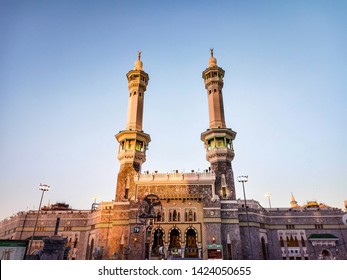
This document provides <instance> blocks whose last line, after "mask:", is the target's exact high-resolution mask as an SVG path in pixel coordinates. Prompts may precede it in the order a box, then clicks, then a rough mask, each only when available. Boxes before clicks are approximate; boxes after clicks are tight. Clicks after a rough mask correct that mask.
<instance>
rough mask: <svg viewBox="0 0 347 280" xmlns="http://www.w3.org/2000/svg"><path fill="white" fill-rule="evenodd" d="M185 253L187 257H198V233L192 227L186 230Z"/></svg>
mask: <svg viewBox="0 0 347 280" xmlns="http://www.w3.org/2000/svg"><path fill="white" fill-rule="evenodd" d="M184 255H185V257H186V258H197V257H198V246H197V233H196V232H195V230H194V229H192V228H190V229H188V230H187V231H186V248H185V254H184Z"/></svg>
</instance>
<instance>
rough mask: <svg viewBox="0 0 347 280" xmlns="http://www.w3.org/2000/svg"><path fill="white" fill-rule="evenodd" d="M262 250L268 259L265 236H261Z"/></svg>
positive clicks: (264, 257) (264, 256) (265, 258)
mask: <svg viewBox="0 0 347 280" xmlns="http://www.w3.org/2000/svg"><path fill="white" fill-rule="evenodd" d="M261 252H262V255H263V260H267V250H266V243H265V238H264V237H262V238H261Z"/></svg>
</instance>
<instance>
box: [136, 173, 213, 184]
mask: <svg viewBox="0 0 347 280" xmlns="http://www.w3.org/2000/svg"><path fill="white" fill-rule="evenodd" d="M134 179H135V183H137V184H148V183H149V182H153V183H162V184H165V183H166V184H177V183H180V182H181V183H184V184H213V183H214V181H215V179H216V177H215V175H214V173H212V172H192V173H178V172H175V173H156V172H155V173H145V174H139V175H136V176H135V178H134Z"/></svg>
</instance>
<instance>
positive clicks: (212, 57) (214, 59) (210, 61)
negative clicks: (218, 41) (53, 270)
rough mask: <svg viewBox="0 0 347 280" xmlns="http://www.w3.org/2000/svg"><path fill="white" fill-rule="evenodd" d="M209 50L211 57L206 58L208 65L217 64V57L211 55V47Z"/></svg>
mask: <svg viewBox="0 0 347 280" xmlns="http://www.w3.org/2000/svg"><path fill="white" fill-rule="evenodd" d="M210 51H211V57H210V59H209V60H208V67H214V66H217V59H216V58H215V57H214V56H213V49H210Z"/></svg>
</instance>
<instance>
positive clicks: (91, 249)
mask: <svg viewBox="0 0 347 280" xmlns="http://www.w3.org/2000/svg"><path fill="white" fill-rule="evenodd" d="M93 251H94V238H92V240H91V241H90V245H89V250H88V258H87V259H88V260H92V259H93Z"/></svg>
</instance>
